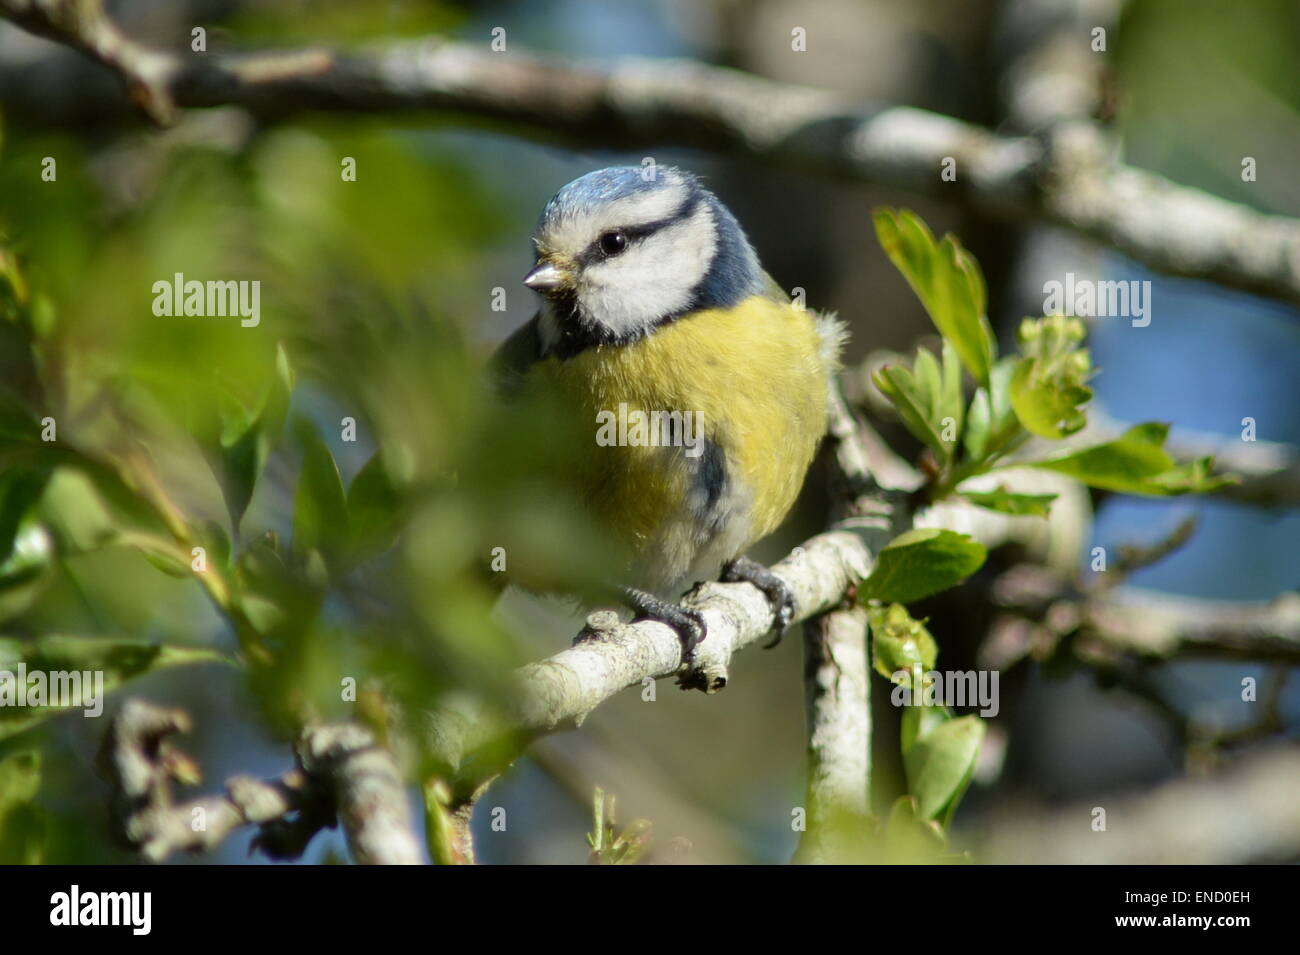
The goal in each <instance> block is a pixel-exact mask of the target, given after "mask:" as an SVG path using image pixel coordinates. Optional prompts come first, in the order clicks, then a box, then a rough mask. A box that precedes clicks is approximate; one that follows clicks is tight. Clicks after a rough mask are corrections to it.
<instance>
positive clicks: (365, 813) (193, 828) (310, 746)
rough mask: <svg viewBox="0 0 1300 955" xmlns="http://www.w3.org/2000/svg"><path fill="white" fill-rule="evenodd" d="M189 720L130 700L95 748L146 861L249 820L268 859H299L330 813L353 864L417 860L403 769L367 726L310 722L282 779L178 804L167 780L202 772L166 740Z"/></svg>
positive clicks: (125, 825) (194, 846)
mask: <svg viewBox="0 0 1300 955" xmlns="http://www.w3.org/2000/svg"><path fill="white" fill-rule="evenodd" d="M189 727H190V720H189V716H188V715H187V714H186V713H185V712H184V711H182V710H177V709H171V708H167V707H161V706H157V705H155V704H153V703H149V702H146V701H144V700H140V699H130V700H127V701H126V702H125V703H124V704H123V706H122V708H121V710H120V711H119V712H118V713H117V715H116V716H114V718H113V721H112V723H111V724H110V726H109V731H108V733H107V735H106V736H105V739H104V743H103V746H102V748H101V750H100V755H99V766H100V771H101V773H102V774H103V775H104V777H105V778H106V779H107V780H108V782H109V784H110V785H111V786H112V788H113V796H112V801H111V802H112V814H113V817H114V820H115V823H116V825H117V828H118V831H119V834H120V835H121V836H122V838H123V840H124V841H125V842H126V843H127V844H128V845H130V846H132V847H134V848H136V849H137V850H139V851H140V853H141V854H142V855H143V856H144V857H145V858H146V859H148V860H149V861H152V862H161V861H162V860H163V859H165V858H167V856H169V855H171V854H172V853H174V852H179V851H185V852H210V851H211V850H213V849H215V848H216V847H217V846H218V845H219V844H220V843H221V842H222V841H223V840H225V839H226V838H227V837H228V836H230V835H231V834H232V833H233V832H234V831H235V830H237V829H239V828H241V827H242V826H245V825H250V824H252V825H257V826H259V828H260V832H259V834H258V837H257V838H256V839H255V840H254V843H253V847H254V848H259V849H262V850H263V851H265V852H266V853H267V855H269V856H270V857H271V858H273V859H291V858H297V857H298V856H300V855H301V854H302V852H303V850H304V849H306V847H307V843H308V842H310V841H311V839H312V837H313V836H315V834H316V833H317V832H319V831H320V830H321V829H322V828H326V827H332V826H333V825H334V823H335V819H336V818H337V819H341V820H342V822H343V826H344V830H345V832H346V834H347V839H348V849H349V851H350V853H351V855H352V858H353V859H354V860H356V861H357V862H358V863H361V864H363V865H403V864H418V863H420V862H421V861H422V860H421V855H420V849H419V844H418V842H417V841H416V840H415V836H414V831H415V830H414V826H413V824H412V819H411V814H410V809H409V807H408V806H407V803H406V793H405V790H404V788H403V785H402V778H401V774H400V773H399V772H398V769H397V766H396V763H395V762H394V760H393V757H392V755H391V754H389V753H388V752H387V750H385V749H383V748H382V747H380V746H378V745H377V744H376V742H375V740H374V737H373V735H372V734H371V733H370V731H369V730H367V729H366V728H364V727H362V726H360V725H357V724H353V723H341V724H322V725H316V726H310V727H307V728H306V729H304V730H303V732H302V734H301V735H300V737H299V740H298V746H297V758H298V765H297V767H296V768H294V769H292V770H290V771H288V772H286V773H285V774H284V775H282V776H280V777H279V778H276V779H269V780H258V779H253V778H252V777H248V776H236V777H233V778H231V779H230V780H228V781H227V782H226V787H225V792H224V793H222V794H220V795H212V796H204V797H201V798H199V799H196V800H192V801H190V802H185V803H177V802H175V801H174V799H173V795H172V788H173V785H174V784H175V783H177V782H187V783H192V782H194V781H196V780H197V779H198V775H199V774H198V767H197V766H196V765H195V764H194V763H193V761H192V760H190V758H189V757H188V756H186V755H185V754H183V753H182V752H180V751H179V750H178V749H177V748H176V747H175V744H174V741H173V737H174V736H175V735H176V734H177V733H184V732H188V730H189Z"/></svg>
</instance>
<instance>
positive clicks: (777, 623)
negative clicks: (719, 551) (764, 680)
mask: <svg viewBox="0 0 1300 955" xmlns="http://www.w3.org/2000/svg"><path fill="white" fill-rule="evenodd" d="M722 581H723V583H750V584H753V585H754V586H755V587H757V588H758V589H759V590H761V591H762V592H763V593H764V595H766V597H767V599H768V602H769V603H771V605H772V639H771V640H770V641H769V642H768V643H765V644H764V645H763V648H764V649H771V648H772V647H774V646H776V645H777V644H778V643H780V642H781V635H782V634H783V633H785V628H786V627H788V626H790V621H792V620H793V619H794V613H795V602H794V594H793V593H791V592H790V588H789V587H788V586H786V583H785V581H784V580H782V579H781V578H780V577H778V576H777V575H776V574H774V573H772V571H770V570H769V569H768V568H766V567H764V566H763V565H762V564H760V563H759V562H758V561H756V560H750V559H749V558H748V557H737V558H736V559H735V560H733V561H729V562H728V563H727V564H725V565H724V566H723V568H722Z"/></svg>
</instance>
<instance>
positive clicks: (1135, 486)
mask: <svg viewBox="0 0 1300 955" xmlns="http://www.w3.org/2000/svg"><path fill="white" fill-rule="evenodd" d="M1168 433H1169V426H1168V425H1165V424H1160V423H1157V422H1153V421H1149V422H1146V423H1145V424H1138V425H1134V426H1133V427H1131V428H1129V429H1128V430H1127V431H1125V432H1124V433H1123V434H1122V435H1120V436H1119V437H1118V438H1116V439H1115V440H1114V441H1107V442H1106V443H1105V444H1098V445H1094V446H1092V447H1090V448H1084V449H1083V450H1081V451H1072V452H1069V453H1067V454H1062V455H1058V456H1056V457H1052V458H1047V459H1046V460H1043V461H1030V462H1027V464H1028V465H1029V466H1032V467H1038V468H1044V469H1046V470H1049V471H1057V472H1059V473H1061V474H1067V475H1069V476H1070V477H1072V478H1075V479H1076V480H1079V481H1082V482H1083V483H1084V484H1087V485H1088V486H1089V487H1095V488H1100V489H1101V490H1104V491H1118V492H1120V493H1124V494H1144V495H1148V496H1152V497H1165V496H1169V495H1175V494H1188V493H1204V492H1207V491H1213V490H1216V489H1217V488H1220V487H1223V486H1225V485H1228V484H1233V483H1236V482H1237V481H1238V480H1239V479H1238V478H1237V477H1236V476H1235V475H1231V474H1212V473H1211V470H1212V468H1213V465H1214V461H1213V459H1212V458H1200V459H1198V460H1196V461H1190V462H1186V463H1183V464H1178V463H1177V462H1175V461H1174V459H1173V458H1172V457H1170V456H1169V454H1168V453H1167V452H1166V451H1165V450H1164V443H1165V438H1166V436H1167V435H1168Z"/></svg>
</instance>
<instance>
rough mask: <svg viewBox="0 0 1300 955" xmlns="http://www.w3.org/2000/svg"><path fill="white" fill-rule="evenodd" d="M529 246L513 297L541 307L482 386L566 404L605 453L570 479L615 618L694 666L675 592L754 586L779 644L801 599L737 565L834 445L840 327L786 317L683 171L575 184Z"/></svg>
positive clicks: (800, 312)
mask: <svg viewBox="0 0 1300 955" xmlns="http://www.w3.org/2000/svg"><path fill="white" fill-rule="evenodd" d="M532 244H533V251H534V253H535V262H534V265H533V267H532V268H531V270H530V271H529V272H528V274H527V275H526V276H525V277H524V279H523V283H524V285H526V286H527V287H528V288H530V289H532V290H533V291H534V292H536V293H537V294H538V295H539V296H540V297H541V303H540V308H539V309H538V311H537V313H536V314H535V315H534V316H533V318H532V319H531V320H530V321H528V322H526V323H525V324H524V325H523V326H521V327H520V328H519V329H518V330H516V331H515V332H514V333H513V334H512V335H510V336H509V338H507V339H506V341H505V342H504V343H503V344H502V345H501V346H500V347H499V349H498V350H497V352H496V354H495V356H494V357H493V359H492V362H491V368H492V377H493V380H494V381H495V383H496V385H497V387H498V390H499V391H500V392H501V393H502V394H505V395H507V396H518V395H520V394H521V393H529V392H532V393H534V394H540V393H543V392H544V393H548V394H549V395H550V396H552V397H558V399H559V406H560V407H561V408H563V409H564V411H565V413H572V414H573V415H575V416H577V420H579V421H589V422H591V424H592V427H593V428H598V425H599V426H601V427H604V437H605V438H606V439H611V438H613V439H615V440H604V441H601V440H599V437H600V434H599V433H598V435H597V437H598V440H596V441H593V442H592V443H591V445H590V451H589V453H587V454H586V455H584V460H582V461H579V462H574V465H573V468H572V471H571V475H570V476H571V477H572V480H573V481H574V482H575V489H576V490H577V491H578V493H579V495H580V499H581V500H582V501H583V502H584V504H585V506H586V507H588V508H589V509H590V510H591V511H592V512H594V514H595V516H596V518H597V519H598V521H599V522H600V523H602V524H604V525H605V526H606V527H607V528H608V529H609V530H610V532H611V533H612V534H613V535H614V537H615V539H616V540H617V541H618V542H619V543H620V544H621V545H622V552H623V553H625V554H626V560H625V562H624V563H623V565H622V566H619V567H617V568H616V569H615V571H614V572H613V577H614V578H615V580H616V584H615V585H614V586H615V587H616V588H617V591H618V594H619V597H620V602H622V603H625V604H626V605H627V606H629V607H630V608H631V609H632V610H633V611H634V612H635V615H636V619H647V618H648V619H653V620H658V621H660V622H662V623H665V624H668V625H669V626H670V627H672V628H673V629H674V630H675V631H676V633H677V634H678V636H679V638H680V640H681V642H682V645H683V658H684V659H686V658H689V657H690V655H691V654H692V653H693V651H694V649H695V647H696V646H698V644H699V643H700V641H702V640H704V639H705V638H706V636H707V632H708V631H707V624H706V623H705V620H704V618H703V616H702V615H701V614H700V613H699V612H698V611H696V610H693V609H691V608H687V607H684V606H682V605H681V603H680V602H679V600H678V599H676V598H678V597H679V596H680V594H681V593H682V590H683V588H684V587H685V586H686V585H687V584H688V583H691V582H700V581H704V580H712V579H721V580H723V581H748V582H750V583H752V584H754V585H755V586H756V587H757V588H758V589H759V590H760V591H762V592H763V593H764V594H765V595H766V597H767V599H768V600H769V601H770V604H771V606H772V608H773V632H774V634H775V635H776V639H777V640H779V638H780V634H781V632H782V631H783V630H784V629H785V628H786V627H787V626H788V625H789V623H790V622H791V621H792V620H793V618H794V616H795V614H796V612H797V607H796V603H795V599H794V595H793V594H792V593H791V591H790V590H789V588H788V587H787V585H786V584H785V583H784V582H783V581H782V580H781V579H780V577H778V576H777V575H775V574H774V573H772V571H771V570H769V569H768V568H767V567H765V566H763V565H762V564H760V563H758V562H757V561H754V560H752V559H750V558H749V557H747V556H746V553H745V552H746V551H747V550H748V549H749V548H750V547H751V546H752V545H753V544H755V543H756V542H757V541H759V540H761V539H762V538H764V537H766V536H767V535H768V534H770V533H771V532H772V531H774V530H775V529H776V528H777V526H778V525H779V524H780V523H781V522H782V521H783V519H784V518H785V517H786V515H787V513H788V512H789V510H790V508H791V507H792V505H793V504H794V501H795V498H796V497H797V496H798V494H799V491H800V489H801V487H802V485H803V483H804V479H805V475H806V473H807V471H808V469H809V466H810V464H811V462H812V460H813V457H814V455H815V453H816V450H817V447H818V444H819V442H820V440H821V438H822V437H823V435H824V434H825V432H826V423H827V403H828V394H829V392H828V389H829V388H830V387H831V383H832V381H833V378H834V376H835V374H836V372H837V371H838V368H839V352H840V350H841V346H842V343H843V340H844V335H845V333H844V329H843V326H842V324H841V323H840V322H839V321H838V320H837V319H836V318H835V317H834V316H832V315H829V314H821V313H816V312H814V311H812V310H810V309H807V308H805V307H804V306H803V305H802V304H795V303H793V302H792V301H791V299H790V297H789V296H788V295H787V294H786V293H785V292H784V291H783V290H782V289H781V287H780V286H779V285H778V284H777V283H776V282H775V281H774V280H773V279H772V278H771V277H770V276H768V274H767V273H766V272H764V270H763V268H762V266H761V264H760V262H759V258H758V255H757V253H756V252H755V251H754V247H753V245H752V244H751V243H750V241H749V238H748V237H747V236H746V234H745V231H744V230H743V229H742V227H741V225H740V223H739V222H738V221H737V219H736V217H735V216H734V215H733V214H732V213H731V211H730V210H729V209H728V208H727V207H726V206H725V205H724V204H723V203H722V201H721V200H719V199H718V197H717V196H716V195H714V193H712V192H711V191H710V190H709V189H707V188H706V187H705V185H704V184H703V182H702V181H701V179H700V178H699V177H698V176H696V175H694V174H692V173H690V172H688V171H686V170H684V169H680V168H676V167H672V166H665V165H658V166H650V167H647V166H645V165H643V166H614V167H609V168H604V169H599V170H596V171H593V172H590V173H588V174H586V175H584V176H581V177H580V178H578V179H575V180H574V181H572V182H570V183H568V184H567V185H565V186H563V187H562V188H561V189H560V190H559V191H558V192H557V193H556V194H555V195H554V197H553V198H551V200H550V201H549V202H548V203H547V204H546V206H545V208H544V209H543V211H542V213H541V216H540V218H539V220H538V223H537V226H536V229H535V230H534V232H533V235H532ZM638 415H639V417H638ZM656 415H658V417H656ZM647 420H649V421H650V422H651V426H650V427H649V428H648V429H647V428H645V427H642V428H641V430H640V431H639V432H638V431H637V430H636V427H635V422H638V421H639V422H641V423H642V424H643V425H644V422H645V421H647ZM615 421H617V422H618V426H617V427H615V426H614V423H615ZM629 421H631V422H633V424H632V425H629V424H628V422H629ZM602 422H603V425H602V424H601V423H602ZM656 423H657V425H658V428H657V431H656V428H655V424H656ZM598 431H599V429H598ZM647 432H648V435H647ZM647 436H648V437H649V439H651V440H647ZM655 439H657V440H655ZM566 479H567V476H566ZM774 642H775V641H774Z"/></svg>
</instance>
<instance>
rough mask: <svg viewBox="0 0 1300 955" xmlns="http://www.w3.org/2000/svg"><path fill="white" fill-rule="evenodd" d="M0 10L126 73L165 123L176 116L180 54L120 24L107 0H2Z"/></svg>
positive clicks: (134, 93)
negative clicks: (130, 33)
mask: <svg viewBox="0 0 1300 955" xmlns="http://www.w3.org/2000/svg"><path fill="white" fill-rule="evenodd" d="M0 16H3V17H5V18H6V19H9V20H12V21H13V22H14V23H16V24H18V25H19V26H20V27H22V28H23V29H24V30H27V31H29V32H31V33H35V34H36V35H38V36H43V37H45V38H46V39H49V40H54V41H56V42H58V43H63V44H66V45H68V46H72V47H75V48H76V49H78V50H80V51H81V52H83V53H85V54H86V55H87V56H90V57H92V58H93V59H96V60H98V61H99V62H100V63H103V64H104V65H105V66H107V67H108V68H109V69H110V70H112V71H113V72H114V73H116V74H117V75H118V76H119V77H121V79H122V81H123V82H124V83H125V84H126V91H127V93H128V94H129V95H130V97H131V99H132V101H133V102H134V103H135V104H136V105H137V106H138V107H140V109H142V110H144V112H145V114H146V115H147V116H148V117H149V118H150V119H151V120H153V121H154V122H155V123H157V124H159V125H160V126H166V125H170V124H171V123H172V122H174V121H175V118H176V103H175V100H174V98H173V96H172V92H171V84H172V82H173V81H174V80H175V78H176V73H177V72H178V71H179V69H180V65H181V64H180V60H179V59H178V58H177V57H176V56H173V55H172V54H169V53H163V52H161V51H158V50H153V49H150V48H149V47H147V46H144V45H143V44H141V43H137V42H136V41H135V40H133V39H131V38H130V37H129V36H127V35H126V34H125V33H123V32H122V31H121V30H119V29H118V28H117V25H116V24H115V23H113V21H112V20H111V19H110V18H109V16H108V14H107V13H106V12H105V11H104V5H103V3H102V0H0Z"/></svg>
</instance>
